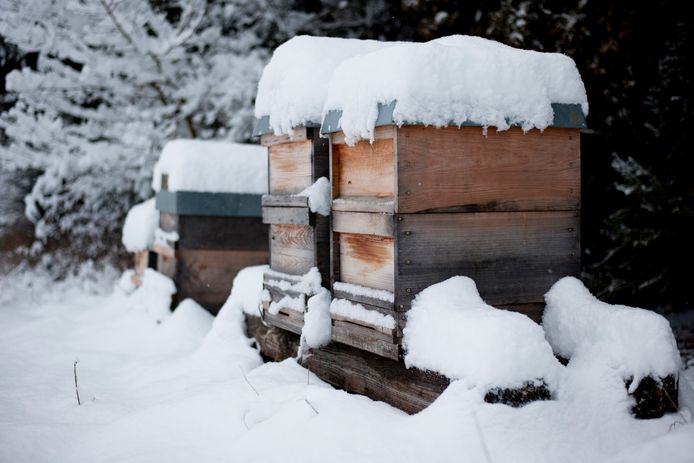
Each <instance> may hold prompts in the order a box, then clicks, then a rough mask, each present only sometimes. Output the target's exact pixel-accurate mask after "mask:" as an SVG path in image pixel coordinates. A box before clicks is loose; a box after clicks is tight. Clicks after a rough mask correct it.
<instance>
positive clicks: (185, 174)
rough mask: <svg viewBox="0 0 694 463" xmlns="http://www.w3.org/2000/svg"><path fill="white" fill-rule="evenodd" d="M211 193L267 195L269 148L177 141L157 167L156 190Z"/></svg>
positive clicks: (228, 143)
mask: <svg viewBox="0 0 694 463" xmlns="http://www.w3.org/2000/svg"><path fill="white" fill-rule="evenodd" d="M162 174H167V175H168V187H167V189H168V191H198V192H207V193H253V194H264V193H267V186H268V174H267V148H265V147H263V146H259V145H250V144H242V143H231V142H221V141H208V140H173V141H170V142H169V143H167V144H166V145H165V146H164V150H163V151H162V153H161V156H160V157H159V160H158V161H157V163H156V164H155V165H154V177H153V178H152V188H154V191H159V190H161V176H162Z"/></svg>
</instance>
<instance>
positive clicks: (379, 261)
mask: <svg viewBox="0 0 694 463" xmlns="http://www.w3.org/2000/svg"><path fill="white" fill-rule="evenodd" d="M337 236H338V239H339V265H340V268H339V278H340V281H343V282H345V283H352V284H357V285H361V286H367V287H370V288H376V289H385V290H386V291H393V288H394V278H393V274H394V272H393V271H394V242H393V238H388V237H383V236H374V235H359V234H352V233H339V234H337Z"/></svg>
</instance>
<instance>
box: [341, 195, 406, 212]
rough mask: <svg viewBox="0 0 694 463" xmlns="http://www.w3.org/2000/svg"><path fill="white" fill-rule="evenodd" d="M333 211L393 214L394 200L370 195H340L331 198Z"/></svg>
mask: <svg viewBox="0 0 694 463" xmlns="http://www.w3.org/2000/svg"><path fill="white" fill-rule="evenodd" d="M332 210H333V211H340V212H374V213H382V214H393V212H394V211H395V201H393V198H391V197H388V198H374V197H371V196H342V197H340V198H335V199H333V204H332Z"/></svg>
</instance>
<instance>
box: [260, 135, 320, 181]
mask: <svg viewBox="0 0 694 463" xmlns="http://www.w3.org/2000/svg"><path fill="white" fill-rule="evenodd" d="M268 149H269V162H270V194H291V193H299V192H300V191H302V190H304V189H305V188H307V187H309V186H310V185H311V184H312V183H313V178H312V174H313V172H312V167H311V158H312V151H313V147H312V141H311V140H305V141H293V142H288V143H282V144H277V145H271V146H270V147H269V148H268Z"/></svg>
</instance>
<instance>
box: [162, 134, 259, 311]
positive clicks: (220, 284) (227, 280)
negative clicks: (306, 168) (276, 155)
mask: <svg viewBox="0 0 694 463" xmlns="http://www.w3.org/2000/svg"><path fill="white" fill-rule="evenodd" d="M152 186H153V188H154V190H155V191H156V207H157V209H158V210H159V212H160V219H159V228H158V229H157V230H156V234H155V240H154V246H153V249H154V251H155V252H156V253H157V255H158V256H157V260H158V263H157V267H158V269H159V271H160V272H162V273H164V274H165V275H167V276H169V277H170V278H172V279H173V280H174V282H175V283H176V286H177V288H178V291H177V293H176V297H177V299H178V300H183V299H185V298H187V297H190V298H193V299H195V300H196V301H197V302H198V303H200V304H201V305H203V306H204V307H205V308H206V309H208V310H209V311H210V312H212V313H216V312H217V311H218V310H219V308H220V307H221V306H222V304H223V303H224V301H225V300H226V299H227V297H228V296H229V291H230V289H231V283H232V281H233V279H234V276H235V275H236V273H237V272H238V271H239V270H241V269H242V268H244V267H248V266H250V265H258V264H264V263H267V261H268V242H267V227H266V226H265V225H264V224H263V223H262V218H261V196H262V194H263V193H265V192H267V149H266V148H263V147H261V146H257V145H245V144H239V143H229V142H215V141H199V140H174V141H172V142H169V143H167V144H166V146H165V147H164V150H163V152H162V154H161V157H160V158H159V161H158V162H157V164H156V165H155V167H154V176H153V181H152Z"/></svg>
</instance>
